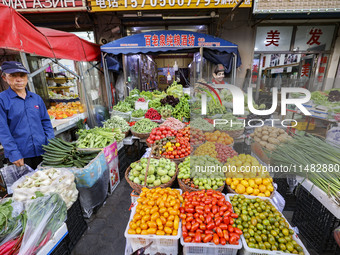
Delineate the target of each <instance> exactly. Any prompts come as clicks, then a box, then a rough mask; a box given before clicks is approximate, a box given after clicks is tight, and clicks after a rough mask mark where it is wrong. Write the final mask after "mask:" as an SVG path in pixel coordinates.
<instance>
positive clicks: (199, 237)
mask: <svg viewBox="0 0 340 255" xmlns="http://www.w3.org/2000/svg"><path fill="white" fill-rule="evenodd" d="M201 240H202V238H201V233H200V232H198V231H197V232H196V233H195V243H200V242H201Z"/></svg>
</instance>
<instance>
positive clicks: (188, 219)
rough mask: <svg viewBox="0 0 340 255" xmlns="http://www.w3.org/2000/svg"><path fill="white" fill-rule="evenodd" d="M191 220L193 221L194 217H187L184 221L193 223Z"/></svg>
mask: <svg viewBox="0 0 340 255" xmlns="http://www.w3.org/2000/svg"><path fill="white" fill-rule="evenodd" d="M187 216H188V215H187ZM193 220H194V217H192V216H189V217H187V218H186V221H188V222H190V221H193Z"/></svg>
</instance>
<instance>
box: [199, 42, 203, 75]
mask: <svg viewBox="0 0 340 255" xmlns="http://www.w3.org/2000/svg"><path fill="white" fill-rule="evenodd" d="M200 55H201V61H200V76H199V80H202V79H203V47H201V48H200Z"/></svg>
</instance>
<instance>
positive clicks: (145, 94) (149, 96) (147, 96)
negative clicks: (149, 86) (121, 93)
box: [139, 91, 153, 100]
mask: <svg viewBox="0 0 340 255" xmlns="http://www.w3.org/2000/svg"><path fill="white" fill-rule="evenodd" d="M139 95H140V96H141V97H144V98H145V99H148V100H152V97H153V95H152V92H150V91H142V92H141V93H140V94H139Z"/></svg>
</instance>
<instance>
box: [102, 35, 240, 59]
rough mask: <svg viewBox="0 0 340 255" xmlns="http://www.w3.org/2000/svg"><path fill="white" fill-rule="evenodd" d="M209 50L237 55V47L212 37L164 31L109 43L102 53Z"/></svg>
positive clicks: (104, 46)
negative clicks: (201, 48)
mask: <svg viewBox="0 0 340 255" xmlns="http://www.w3.org/2000/svg"><path fill="white" fill-rule="evenodd" d="M200 47H203V48H208V49H211V50H214V51H219V52H226V53H235V54H236V55H238V50H237V45H236V44H233V43H231V42H228V41H225V40H223V39H221V38H218V37H214V36H211V35H206V34H201V33H195V32H191V31H178V30H162V31H153V32H146V33H140V34H135V35H131V36H127V37H123V38H121V39H118V40H115V41H112V42H109V43H107V44H105V45H102V46H101V47H100V49H101V51H103V52H107V53H112V54H115V55H117V54H137V53H144V54H146V53H151V52H169V51H173V52H176V51H177V52H178V51H182V52H183V51H184V50H187V51H190V50H193V49H199V48H200Z"/></svg>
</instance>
